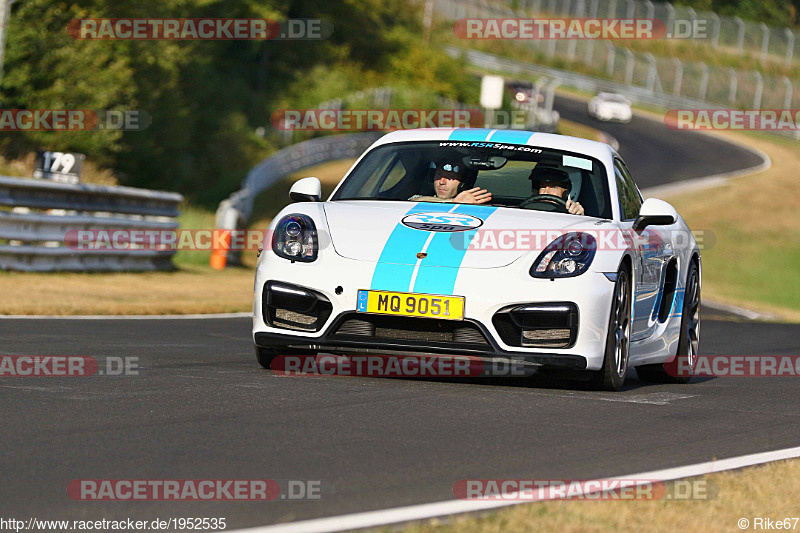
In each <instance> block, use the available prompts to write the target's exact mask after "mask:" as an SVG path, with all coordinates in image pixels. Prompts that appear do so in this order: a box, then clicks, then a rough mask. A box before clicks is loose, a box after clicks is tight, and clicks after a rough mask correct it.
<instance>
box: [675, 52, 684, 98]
mask: <svg viewBox="0 0 800 533" xmlns="http://www.w3.org/2000/svg"><path fill="white" fill-rule="evenodd" d="M672 62H673V63H675V84H674V85H673V86H672V94H674V95H675V96H680V95H681V85H682V84H683V62H682V61H681V60H680V59H678V58H677V57H673V58H672Z"/></svg>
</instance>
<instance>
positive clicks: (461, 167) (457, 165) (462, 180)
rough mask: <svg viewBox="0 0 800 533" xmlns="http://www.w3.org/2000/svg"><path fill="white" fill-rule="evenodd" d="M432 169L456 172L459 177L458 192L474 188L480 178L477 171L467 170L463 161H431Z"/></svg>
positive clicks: (434, 173)
mask: <svg viewBox="0 0 800 533" xmlns="http://www.w3.org/2000/svg"><path fill="white" fill-rule="evenodd" d="M430 167H431V169H441V170H444V171H446V172H454V173H455V174H457V175H458V181H459V184H458V192H461V191H464V190H467V189H469V188H472V186H473V185H474V184H475V181H476V180H477V178H478V173H477V171H475V170H471V169H469V168H467V166H466V165H465V164H464V163H463V161H457V162H452V161H444V162H438V163H437V162H436V161H431V165H430ZM433 176H434V177H435V176H436V170H434V171H433Z"/></svg>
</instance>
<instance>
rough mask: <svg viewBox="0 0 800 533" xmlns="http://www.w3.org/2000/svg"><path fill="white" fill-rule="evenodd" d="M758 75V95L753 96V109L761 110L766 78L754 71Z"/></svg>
mask: <svg viewBox="0 0 800 533" xmlns="http://www.w3.org/2000/svg"><path fill="white" fill-rule="evenodd" d="M753 74H755V75H756V94H755V96H753V109H761V96H762V95H763V94H764V78H762V77H761V73H760V72H758V71H757V70H755V71H753Z"/></svg>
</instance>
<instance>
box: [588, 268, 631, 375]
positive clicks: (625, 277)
mask: <svg viewBox="0 0 800 533" xmlns="http://www.w3.org/2000/svg"><path fill="white" fill-rule="evenodd" d="M631 294H632V290H631V273H630V269H629V268H628V267H627V266H626V265H623V266H622V268H620V269H619V272H617V281H616V282H615V283H614V295H613V297H612V299H611V311H610V312H609V317H608V333H607V334H606V349H605V357H604V358H603V367H602V368H601V369H600V370H599V371H597V372H594V373H593V374H592V377H591V381H590V383H591V385H592V387H593V388H596V389H600V390H608V391H615V390H619V389H620V387H622V385H623V384H624V383H625V376H626V375H627V373H628V356H629V355H630V348H631V342H630V341H631Z"/></svg>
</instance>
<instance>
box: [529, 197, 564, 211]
mask: <svg viewBox="0 0 800 533" xmlns="http://www.w3.org/2000/svg"><path fill="white" fill-rule="evenodd" d="M535 203H540V204H541V203H547V204H550V205H555V207H557V208H559V211H560V210H563V211H564V213H569V209H567V201H566V200H564V199H563V198H562V197H560V196H556V195H554V194H535V195H533V196H531V197H530V198H527V199H526V200H523V201H522V203H521V204H519V207H525V206H526V205H528V204H535Z"/></svg>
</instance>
